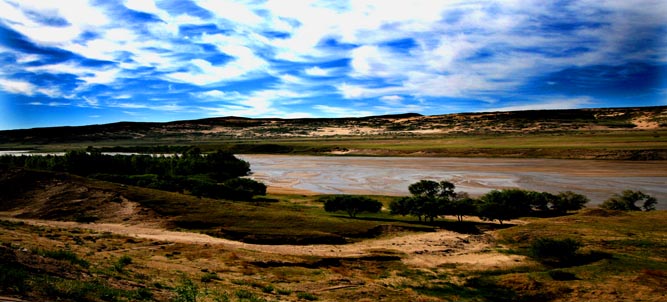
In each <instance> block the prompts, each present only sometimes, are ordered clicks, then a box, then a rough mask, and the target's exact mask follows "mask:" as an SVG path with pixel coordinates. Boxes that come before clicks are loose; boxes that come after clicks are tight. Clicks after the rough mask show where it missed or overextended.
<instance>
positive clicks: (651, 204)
mask: <svg viewBox="0 0 667 302" xmlns="http://www.w3.org/2000/svg"><path fill="white" fill-rule="evenodd" d="M638 202H641V203H642V205H641V207H640V206H638V205H637V203H638ZM657 203H658V200H657V199H655V197H653V196H651V195H648V194H644V193H642V192H641V191H632V190H625V191H623V192H622V193H621V195H618V194H614V196H612V197H611V198H609V199H607V200H606V201H605V202H603V203H602V205H600V207H601V208H603V209H609V210H621V211H641V210H644V211H653V210H655V205H656V204H657Z"/></svg>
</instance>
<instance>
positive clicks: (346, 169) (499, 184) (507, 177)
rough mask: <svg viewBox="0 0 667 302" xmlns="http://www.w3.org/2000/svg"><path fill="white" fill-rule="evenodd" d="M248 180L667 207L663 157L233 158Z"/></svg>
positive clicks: (329, 188) (318, 188)
mask: <svg viewBox="0 0 667 302" xmlns="http://www.w3.org/2000/svg"><path fill="white" fill-rule="evenodd" d="M238 157H239V158H242V159H244V160H246V161H248V162H250V167H251V168H252V171H253V175H252V177H253V178H254V179H256V180H258V181H262V182H264V183H265V184H267V185H269V186H273V187H281V188H291V189H299V190H307V191H313V192H318V193H332V194H337V193H349V194H379V195H407V194H408V186H409V185H410V184H411V183H414V182H417V181H419V180H421V179H431V180H437V181H440V180H447V181H450V182H452V183H454V184H455V185H456V189H457V191H465V192H468V193H470V194H471V195H473V196H475V195H481V194H483V193H485V192H488V191H490V190H492V189H501V188H523V189H528V190H535V191H546V192H552V193H558V192H561V191H566V190H570V191H574V192H577V193H581V194H585V195H586V196H588V197H589V198H590V199H591V203H592V204H599V203H601V202H602V201H604V200H605V199H607V198H609V197H610V196H611V195H612V194H613V193H620V192H621V191H623V190H628V189H629V190H640V191H642V192H644V193H648V194H650V195H652V196H654V197H656V198H657V199H658V208H659V209H667V161H607V160H605V161H600V160H554V159H497V158H493V159H490V158H442V157H323V156H282V155H239V156H238Z"/></svg>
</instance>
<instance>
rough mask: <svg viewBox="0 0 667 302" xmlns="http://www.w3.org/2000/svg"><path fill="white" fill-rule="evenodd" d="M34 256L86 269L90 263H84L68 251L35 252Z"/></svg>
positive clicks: (84, 261)
mask: <svg viewBox="0 0 667 302" xmlns="http://www.w3.org/2000/svg"><path fill="white" fill-rule="evenodd" d="M35 254H37V255H40V256H43V257H47V258H51V259H56V260H64V261H67V262H69V263H71V264H74V265H78V266H81V267H84V268H87V267H89V266H90V263H88V261H86V260H85V259H83V258H80V257H79V256H78V255H77V254H75V253H74V252H72V251H70V250H64V249H60V250H36V251H35Z"/></svg>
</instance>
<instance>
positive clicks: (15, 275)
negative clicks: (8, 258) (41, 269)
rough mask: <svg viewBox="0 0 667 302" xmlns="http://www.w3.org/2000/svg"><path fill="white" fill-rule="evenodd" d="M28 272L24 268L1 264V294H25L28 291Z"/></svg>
mask: <svg viewBox="0 0 667 302" xmlns="http://www.w3.org/2000/svg"><path fill="white" fill-rule="evenodd" d="M26 280H28V272H27V271H25V270H24V269H23V268H19V267H14V266H9V265H7V266H6V265H3V264H0V292H2V291H3V290H9V291H15V292H19V293H23V292H25V291H26V290H27V289H28V286H27V283H26Z"/></svg>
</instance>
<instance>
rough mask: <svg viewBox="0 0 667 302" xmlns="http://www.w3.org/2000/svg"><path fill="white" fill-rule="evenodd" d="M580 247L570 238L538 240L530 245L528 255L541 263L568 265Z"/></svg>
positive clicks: (578, 243)
mask: <svg viewBox="0 0 667 302" xmlns="http://www.w3.org/2000/svg"><path fill="white" fill-rule="evenodd" d="M581 246H582V244H581V242H579V241H577V240H574V239H570V238H567V239H552V238H538V239H536V240H535V241H533V243H532V244H531V245H530V254H531V256H533V257H534V258H535V259H537V260H538V261H541V262H545V263H558V264H569V263H571V262H572V261H573V260H574V259H575V257H576V255H577V250H579V248H581Z"/></svg>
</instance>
